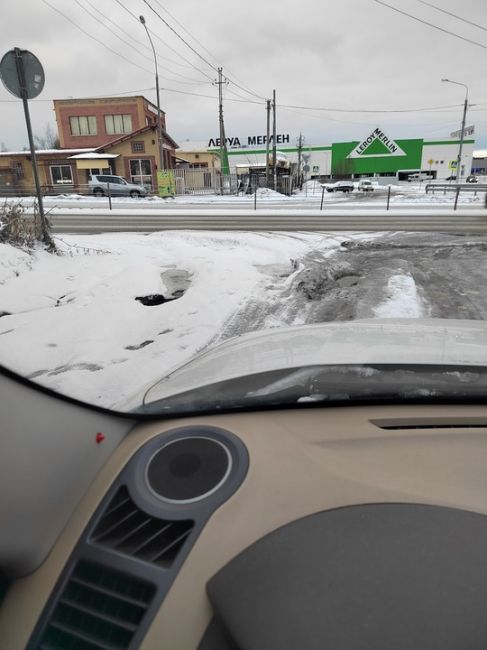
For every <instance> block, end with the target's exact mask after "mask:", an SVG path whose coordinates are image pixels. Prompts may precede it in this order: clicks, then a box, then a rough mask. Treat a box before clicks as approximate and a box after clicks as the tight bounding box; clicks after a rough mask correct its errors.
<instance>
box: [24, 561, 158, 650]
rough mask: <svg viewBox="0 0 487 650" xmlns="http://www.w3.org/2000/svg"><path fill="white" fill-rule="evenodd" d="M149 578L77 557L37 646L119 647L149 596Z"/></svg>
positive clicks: (61, 649) (49, 649)
mask: <svg viewBox="0 0 487 650" xmlns="http://www.w3.org/2000/svg"><path fill="white" fill-rule="evenodd" d="M155 592H156V588H155V586H154V585H152V584H151V583H149V582H145V581H143V580H140V579H139V578H134V577H132V576H128V575H125V574H123V573H119V572H117V571H113V570H112V569H107V568H106V567H104V566H101V565H98V564H94V563H91V562H86V561H81V562H79V563H78V564H77V565H76V566H75V568H74V570H73V571H72V573H71V575H70V577H69V579H68V582H67V583H66V586H65V587H64V589H63V591H62V593H61V595H60V597H59V600H58V601H57V603H56V606H55V608H54V611H53V612H52V614H51V616H50V618H49V620H48V622H47V625H46V628H45V630H44V633H43V634H42V637H41V640H40V642H39V644H38V646H36V647H38V648H39V649H40V650H124V649H125V648H128V647H129V644H130V642H131V640H132V638H133V636H134V634H135V633H136V631H137V629H138V627H139V625H140V623H141V621H142V618H143V616H144V614H145V612H146V611H147V609H148V607H149V605H150V604H151V601H152V599H153V597H154V595H155Z"/></svg>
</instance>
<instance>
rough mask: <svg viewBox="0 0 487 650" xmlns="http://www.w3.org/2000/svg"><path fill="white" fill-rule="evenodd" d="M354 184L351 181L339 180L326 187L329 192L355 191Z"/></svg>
mask: <svg viewBox="0 0 487 650" xmlns="http://www.w3.org/2000/svg"><path fill="white" fill-rule="evenodd" d="M353 190H354V184H353V183H352V182H351V181H338V182H337V183H333V185H329V186H328V187H327V188H326V191H327V192H353Z"/></svg>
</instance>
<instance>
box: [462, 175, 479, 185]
mask: <svg viewBox="0 0 487 650" xmlns="http://www.w3.org/2000/svg"><path fill="white" fill-rule="evenodd" d="M465 182H466V183H478V182H479V181H478V178H477V177H476V176H474V175H473V174H470V176H467V178H466V179H465Z"/></svg>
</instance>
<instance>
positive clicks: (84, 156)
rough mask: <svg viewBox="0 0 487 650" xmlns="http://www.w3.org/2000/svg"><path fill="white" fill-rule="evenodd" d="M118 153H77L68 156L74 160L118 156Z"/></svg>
mask: <svg viewBox="0 0 487 650" xmlns="http://www.w3.org/2000/svg"><path fill="white" fill-rule="evenodd" d="M119 155H120V154H119V153H95V152H88V153H77V154H76V155H75V156H70V157H69V158H70V159H74V160H100V159H101V160H106V159H107V158H118V157H119Z"/></svg>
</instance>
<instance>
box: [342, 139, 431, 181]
mask: <svg viewBox="0 0 487 650" xmlns="http://www.w3.org/2000/svg"><path fill="white" fill-rule="evenodd" d="M422 154H423V140H422V139H416V140H392V138H389V137H388V136H387V135H386V134H385V133H384V132H383V131H382V130H381V129H379V128H377V129H374V131H372V132H371V133H370V135H369V136H367V138H365V140H363V141H362V142H339V143H336V144H333V145H332V154H331V156H332V157H331V168H332V173H333V175H336V176H349V175H350V174H381V173H387V172H394V173H395V172H398V171H400V170H403V169H404V170H406V169H421V157H422Z"/></svg>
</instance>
